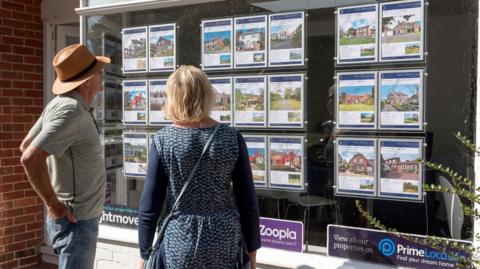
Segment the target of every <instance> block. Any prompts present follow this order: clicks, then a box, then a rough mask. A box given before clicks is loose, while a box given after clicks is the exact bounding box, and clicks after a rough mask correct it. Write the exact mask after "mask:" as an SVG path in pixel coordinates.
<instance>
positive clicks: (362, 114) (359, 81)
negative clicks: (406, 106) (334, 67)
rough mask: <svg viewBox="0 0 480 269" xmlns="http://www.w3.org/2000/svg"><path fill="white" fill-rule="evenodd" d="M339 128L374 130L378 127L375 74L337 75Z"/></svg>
mask: <svg viewBox="0 0 480 269" xmlns="http://www.w3.org/2000/svg"><path fill="white" fill-rule="evenodd" d="M336 77H337V94H336V98H337V105H336V108H337V113H336V114H337V127H338V128H339V129H374V128H375V127H376V115H375V114H376V77H377V74H376V73H375V72H356V73H337V75H336Z"/></svg>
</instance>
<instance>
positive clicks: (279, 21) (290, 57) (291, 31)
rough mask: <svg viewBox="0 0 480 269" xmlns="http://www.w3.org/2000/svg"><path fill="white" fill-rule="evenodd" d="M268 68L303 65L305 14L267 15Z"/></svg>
mask: <svg viewBox="0 0 480 269" xmlns="http://www.w3.org/2000/svg"><path fill="white" fill-rule="evenodd" d="M269 19H270V29H269V32H268V33H269V35H270V42H269V43H268V44H269V51H268V55H269V56H268V61H269V66H289V65H303V64H304V58H305V41H304V40H305V13H304V12H294V13H283V14H273V15H269Z"/></svg>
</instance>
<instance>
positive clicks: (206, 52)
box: [202, 18, 233, 70]
mask: <svg viewBox="0 0 480 269" xmlns="http://www.w3.org/2000/svg"><path fill="white" fill-rule="evenodd" d="M232 39H233V19H231V18H230V19H219V20H207V21H202V68H203V69H204V70H213V69H229V68H232V67H233V41H232Z"/></svg>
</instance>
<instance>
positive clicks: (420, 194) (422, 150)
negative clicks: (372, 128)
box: [377, 137, 425, 202]
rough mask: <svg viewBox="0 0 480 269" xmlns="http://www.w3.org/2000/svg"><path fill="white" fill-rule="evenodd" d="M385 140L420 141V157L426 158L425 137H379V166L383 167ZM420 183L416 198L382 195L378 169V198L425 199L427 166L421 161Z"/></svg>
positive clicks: (417, 200)
mask: <svg viewBox="0 0 480 269" xmlns="http://www.w3.org/2000/svg"><path fill="white" fill-rule="evenodd" d="M384 141H389V142H417V143H419V149H420V157H421V158H422V159H425V139H424V138H386V137H382V138H378V139H377V166H378V167H381V165H382V163H381V162H382V160H381V154H382V142H384ZM418 167H419V172H418V174H419V176H420V179H419V181H420V182H419V184H418V187H419V188H418V196H417V197H416V198H413V196H412V198H408V197H399V196H398V195H385V194H384V195H382V194H381V191H380V190H381V184H382V176H381V170H378V173H377V174H378V178H377V181H378V194H377V197H378V198H389V199H391V200H397V201H416V202H423V201H424V195H423V193H424V191H423V184H424V182H425V167H424V165H423V164H422V163H419V166H418Z"/></svg>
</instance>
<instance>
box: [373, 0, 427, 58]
mask: <svg viewBox="0 0 480 269" xmlns="http://www.w3.org/2000/svg"><path fill="white" fill-rule="evenodd" d="M380 9H381V16H380V21H381V23H382V25H381V27H382V35H381V43H380V52H381V58H380V60H381V61H409V60H423V53H424V33H423V32H424V11H423V0H415V1H400V2H391V3H382V4H380Z"/></svg>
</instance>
